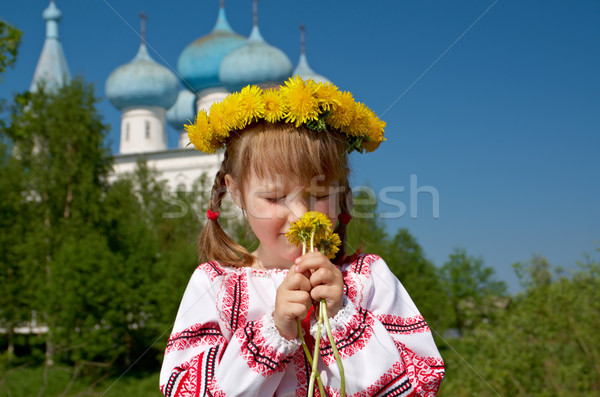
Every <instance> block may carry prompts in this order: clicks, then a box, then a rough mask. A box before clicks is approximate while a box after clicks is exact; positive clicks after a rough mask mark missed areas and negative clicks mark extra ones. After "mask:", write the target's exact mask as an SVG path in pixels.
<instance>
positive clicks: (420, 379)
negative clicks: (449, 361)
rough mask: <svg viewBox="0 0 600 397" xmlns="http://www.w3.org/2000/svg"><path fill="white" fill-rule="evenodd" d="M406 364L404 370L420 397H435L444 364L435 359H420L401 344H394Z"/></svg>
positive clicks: (442, 374)
mask: <svg viewBox="0 0 600 397" xmlns="http://www.w3.org/2000/svg"><path fill="white" fill-rule="evenodd" d="M396 346H397V347H398V350H399V351H401V352H402V356H403V357H402V358H403V359H404V362H405V363H406V370H407V372H408V376H409V377H410V379H411V382H412V383H413V385H414V388H415V391H416V392H417V393H418V394H419V395H420V396H431V397H433V396H435V395H436V394H437V392H438V389H439V387H440V384H441V383H442V379H443V378H444V362H443V361H442V359H441V358H437V357H421V356H418V355H416V354H415V353H414V352H413V351H412V350H410V349H407V348H406V347H405V346H404V345H403V344H402V343H400V342H396Z"/></svg>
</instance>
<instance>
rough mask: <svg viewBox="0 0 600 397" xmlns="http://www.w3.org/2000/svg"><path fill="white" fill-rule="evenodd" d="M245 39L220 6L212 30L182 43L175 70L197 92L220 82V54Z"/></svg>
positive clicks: (230, 49) (239, 44) (236, 46)
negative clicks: (182, 47) (187, 43)
mask: <svg viewBox="0 0 600 397" xmlns="http://www.w3.org/2000/svg"><path fill="white" fill-rule="evenodd" d="M245 42H246V38H245V37H243V36H240V35H239V34H237V33H235V32H234V31H233V29H231V26H229V23H228V22H227V19H226V18H225V9H224V8H223V7H222V6H221V7H220V8H219V16H218V18H217V23H216V24H215V27H214V28H213V30H212V31H211V32H210V33H209V34H208V35H206V36H204V37H201V38H199V39H198V40H196V41H194V42H192V43H191V44H189V45H188V46H187V47H185V49H184V50H183V52H182V53H181V55H180V56H179V59H178V61H177V71H178V72H179V74H180V75H181V78H182V79H183V80H184V85H186V87H187V88H189V89H191V90H193V91H196V92H198V91H200V90H202V89H205V88H210V87H219V86H221V83H220V81H219V68H220V66H221V62H222V61H223V58H225V56H226V55H227V54H229V53H230V52H231V51H233V50H235V49H236V48H239V47H241V46H242V45H244V43H245Z"/></svg>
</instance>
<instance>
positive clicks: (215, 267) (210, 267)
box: [198, 262, 225, 282]
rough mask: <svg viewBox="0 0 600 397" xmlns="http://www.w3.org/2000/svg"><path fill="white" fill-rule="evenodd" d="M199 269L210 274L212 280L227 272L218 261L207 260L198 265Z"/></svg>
mask: <svg viewBox="0 0 600 397" xmlns="http://www.w3.org/2000/svg"><path fill="white" fill-rule="evenodd" d="M198 269H200V270H202V271H204V272H205V273H206V274H208V277H209V278H210V281H211V282H212V281H215V278H217V277H220V276H222V275H223V274H224V273H225V272H224V271H223V269H222V268H221V266H220V265H219V264H218V263H217V262H206V263H202V264H201V265H199V266H198Z"/></svg>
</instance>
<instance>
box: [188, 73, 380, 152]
mask: <svg viewBox="0 0 600 397" xmlns="http://www.w3.org/2000/svg"><path fill="white" fill-rule="evenodd" d="M261 120H264V121H266V122H269V123H290V124H293V125H294V126H295V127H299V126H301V125H304V126H306V127H307V128H309V129H312V130H314V131H319V132H321V131H327V132H328V133H335V134H343V135H345V136H346V139H347V141H348V152H351V151H353V150H357V151H359V152H363V151H367V152H371V151H373V150H375V149H376V148H377V147H378V146H379V144H380V143H381V142H382V141H384V140H385V138H384V137H383V133H384V128H385V122H383V121H382V120H380V119H379V118H378V117H377V116H376V115H375V113H373V112H372V111H371V109H369V108H368V107H366V106H365V105H364V104H362V103H359V102H356V101H355V100H354V97H353V96H352V94H351V93H350V92H347V91H344V92H342V91H340V90H339V89H338V87H336V86H335V85H333V84H331V83H315V82H314V81H313V80H308V81H304V80H302V78H300V77H299V76H294V77H291V78H290V79H288V80H287V81H286V82H285V84H284V85H283V86H281V87H280V88H279V90H277V89H267V90H263V89H261V88H260V87H258V86H256V85H249V86H246V87H244V88H243V89H242V90H241V91H240V92H236V93H233V94H230V95H228V96H227V97H226V98H225V99H224V100H223V101H221V102H215V103H213V104H212V105H211V107H210V110H209V112H208V113H206V112H205V111H204V110H200V111H199V112H198V114H197V115H196V118H195V120H194V122H193V123H190V124H186V125H185V126H184V128H185V130H186V131H187V133H188V136H189V138H190V141H191V143H192V144H193V145H194V146H195V148H196V149H197V150H199V151H201V152H204V153H208V154H212V153H215V152H216V151H217V150H219V149H221V148H222V147H224V146H225V144H226V142H227V139H228V138H229V134H230V133H231V132H232V131H238V130H242V129H244V128H246V127H247V126H249V125H250V124H252V123H255V122H259V121H261Z"/></svg>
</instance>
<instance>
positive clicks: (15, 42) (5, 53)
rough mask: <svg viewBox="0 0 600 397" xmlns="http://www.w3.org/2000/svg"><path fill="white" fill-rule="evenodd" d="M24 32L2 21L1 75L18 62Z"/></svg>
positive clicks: (0, 30) (0, 38)
mask: <svg viewBox="0 0 600 397" xmlns="http://www.w3.org/2000/svg"><path fill="white" fill-rule="evenodd" d="M21 35H22V32H21V31H20V30H19V29H17V28H16V27H14V26H12V25H11V24H9V23H7V22H6V21H3V20H2V19H0V74H2V73H3V72H4V71H5V70H6V68H8V67H11V66H13V65H14V64H15V62H16V61H17V52H18V50H19V45H20V44H21Z"/></svg>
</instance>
